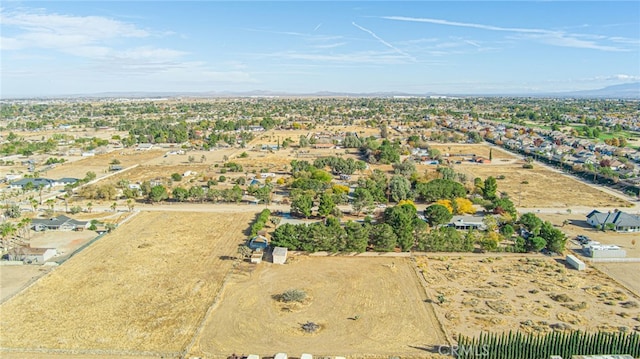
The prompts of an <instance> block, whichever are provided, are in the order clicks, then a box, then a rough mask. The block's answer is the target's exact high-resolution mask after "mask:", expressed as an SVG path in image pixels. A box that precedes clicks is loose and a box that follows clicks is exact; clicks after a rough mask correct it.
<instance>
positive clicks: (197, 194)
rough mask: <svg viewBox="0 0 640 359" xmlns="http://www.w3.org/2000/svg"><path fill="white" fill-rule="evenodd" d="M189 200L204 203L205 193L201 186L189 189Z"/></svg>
mask: <svg viewBox="0 0 640 359" xmlns="http://www.w3.org/2000/svg"><path fill="white" fill-rule="evenodd" d="M189 198H191V199H192V200H194V201H198V202H202V201H204V198H205V193H204V189H202V186H199V185H194V186H192V187H191V188H189Z"/></svg>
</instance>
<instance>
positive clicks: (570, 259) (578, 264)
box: [566, 254, 587, 270]
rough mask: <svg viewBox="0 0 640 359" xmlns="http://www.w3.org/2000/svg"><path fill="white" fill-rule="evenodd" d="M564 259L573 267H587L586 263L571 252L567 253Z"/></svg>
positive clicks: (580, 268)
mask: <svg viewBox="0 0 640 359" xmlns="http://www.w3.org/2000/svg"><path fill="white" fill-rule="evenodd" d="M566 260H567V263H568V264H569V265H570V266H571V267H572V268H574V269H577V270H585V269H587V266H586V264H584V262H583V261H581V260H579V259H578V257H576V256H574V255H573V254H569V255H568V256H567V259H566Z"/></svg>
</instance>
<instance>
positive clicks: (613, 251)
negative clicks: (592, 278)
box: [585, 244, 627, 258]
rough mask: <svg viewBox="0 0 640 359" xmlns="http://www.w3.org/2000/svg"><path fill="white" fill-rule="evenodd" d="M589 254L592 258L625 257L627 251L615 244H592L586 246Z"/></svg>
mask: <svg viewBox="0 0 640 359" xmlns="http://www.w3.org/2000/svg"><path fill="white" fill-rule="evenodd" d="M585 251H586V252H587V255H588V256H589V257H591V258H624V257H626V256H627V252H626V251H625V250H624V249H622V248H620V247H618V246H614V245H601V244H590V245H587V246H586V247H585Z"/></svg>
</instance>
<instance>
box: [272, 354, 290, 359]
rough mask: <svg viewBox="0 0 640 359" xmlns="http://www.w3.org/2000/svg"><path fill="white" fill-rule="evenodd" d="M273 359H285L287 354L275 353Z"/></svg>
mask: <svg viewBox="0 0 640 359" xmlns="http://www.w3.org/2000/svg"><path fill="white" fill-rule="evenodd" d="M273 359H287V353H277V354H276V355H274V356H273Z"/></svg>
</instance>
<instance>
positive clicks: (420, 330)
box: [192, 256, 446, 357]
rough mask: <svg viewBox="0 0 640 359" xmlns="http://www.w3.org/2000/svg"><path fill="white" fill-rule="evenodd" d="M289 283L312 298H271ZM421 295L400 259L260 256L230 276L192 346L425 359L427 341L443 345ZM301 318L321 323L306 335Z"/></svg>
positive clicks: (197, 350)
mask: <svg viewBox="0 0 640 359" xmlns="http://www.w3.org/2000/svg"><path fill="white" fill-rule="evenodd" d="M246 266H248V264H243V266H242V267H246ZM242 267H241V268H242ZM293 288H299V289H303V290H305V291H306V292H307V293H308V295H309V297H310V298H309V299H308V300H307V301H306V302H305V303H303V304H298V305H292V306H283V305H282V303H279V302H277V301H275V300H274V299H273V298H272V296H273V295H277V294H280V293H282V292H284V291H286V290H288V289H293ZM426 299H427V298H426V296H425V291H424V289H423V287H422V285H421V284H420V282H419V280H418V278H417V276H416V273H415V271H414V268H413V264H412V263H411V262H410V261H409V260H408V259H405V258H371V257H367V258H364V257H359V258H353V257H307V256H300V257H294V258H293V260H291V261H290V263H288V264H286V265H282V266H281V265H274V264H270V263H264V262H263V264H261V265H259V266H257V267H256V268H255V270H252V269H251V268H250V267H249V268H247V270H246V271H240V270H239V271H237V272H236V273H235V274H234V276H233V277H231V281H230V282H229V283H228V284H227V286H226V288H225V291H224V295H223V298H222V302H221V303H220V304H219V306H218V307H217V308H216V309H215V310H214V311H213V312H212V314H211V316H210V317H209V318H208V319H207V323H206V326H205V328H204V330H203V331H202V332H201V335H200V336H199V337H198V339H197V342H196V345H195V346H194V349H193V351H192V352H193V354H194V355H203V356H204V357H211V356H216V355H223V354H227V355H228V353H231V352H234V351H235V352H243V353H249V352H251V353H259V354H262V355H273V353H276V352H278V351H285V352H287V353H289V354H290V355H294V356H295V355H299V353H303V352H309V353H312V354H314V355H354V356H357V357H364V356H367V355H371V356H377V357H387V356H389V355H402V356H405V355H407V356H421V357H424V356H426V355H427V353H426V352H425V351H424V348H425V347H426V346H427V345H435V344H445V343H446V340H445V337H444V335H443V333H442V332H441V330H440V329H439V325H438V322H437V320H436V318H435V316H434V313H433V312H432V310H433V309H432V305H431V304H429V303H426V302H425V300H426ZM356 316H359V317H356ZM307 321H312V322H315V323H317V324H319V325H320V329H319V330H318V331H317V332H315V333H305V332H304V331H302V330H301V328H300V326H301V325H302V324H303V323H306V322H307Z"/></svg>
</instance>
